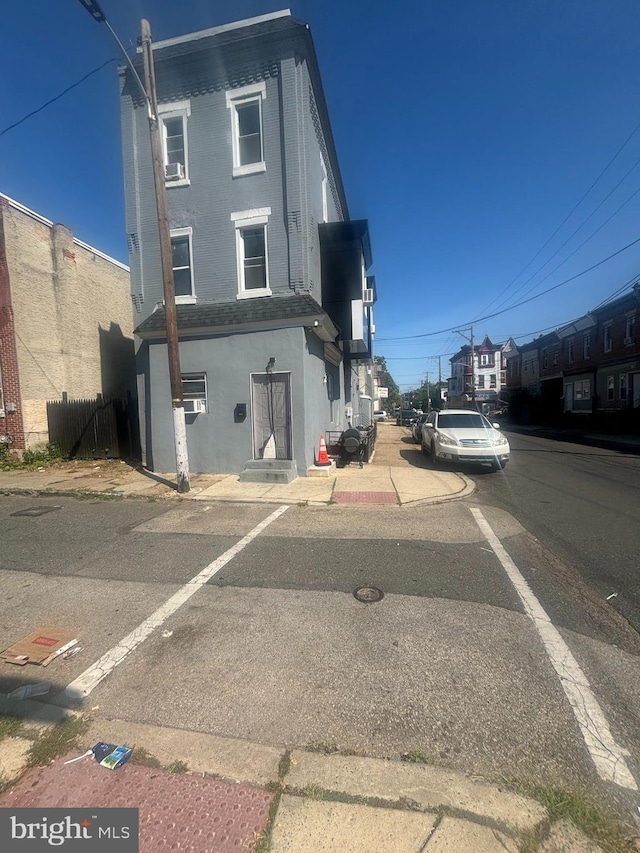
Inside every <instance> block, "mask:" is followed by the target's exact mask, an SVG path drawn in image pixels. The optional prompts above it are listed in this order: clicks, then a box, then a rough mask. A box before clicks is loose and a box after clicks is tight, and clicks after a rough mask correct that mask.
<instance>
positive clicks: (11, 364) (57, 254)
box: [0, 193, 136, 450]
mask: <svg viewBox="0 0 640 853" xmlns="http://www.w3.org/2000/svg"><path fill="white" fill-rule="evenodd" d="M129 290H130V284H129V268H128V267H127V266H125V264H122V263H120V261H118V260H116V259H115V258H111V257H109V256H108V255H105V254H104V253H103V252H101V251H100V250H99V249H95V248H94V247H93V246H89V245H87V244H86V243H83V242H82V241H81V240H79V239H78V238H77V237H75V236H74V234H73V232H72V230H71V229H70V228H68V227H67V226H65V225H62V224H60V223H54V222H52V221H51V220H49V219H46V218H45V217H44V216H41V215H40V214H39V213H36V212H35V211H33V210H30V209H29V208H28V207H25V206H24V205H23V204H20V203H19V202H17V201H15V200H14V199H11V198H9V197H8V196H6V195H3V194H2V193H0V442H2V443H3V444H5V445H9V446H10V447H11V448H12V449H14V450H29V449H33V448H35V447H38V445H42V444H43V443H46V442H47V441H48V440H49V428H48V422H47V401H48V400H61V399H64V398H65V396H68V397H69V398H76V399H77V398H95V397H96V396H97V395H98V394H102V395H103V397H105V398H108V397H125V396H127V394H131V393H133V392H134V391H135V384H136V383H135V360H134V344H133V322H132V317H131V300H130V294H129Z"/></svg>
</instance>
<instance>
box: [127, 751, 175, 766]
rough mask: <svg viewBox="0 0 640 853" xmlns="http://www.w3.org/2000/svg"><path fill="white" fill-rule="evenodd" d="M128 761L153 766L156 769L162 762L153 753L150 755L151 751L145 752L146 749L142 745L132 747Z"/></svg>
mask: <svg viewBox="0 0 640 853" xmlns="http://www.w3.org/2000/svg"><path fill="white" fill-rule="evenodd" d="M129 761H130V762H131V763H132V764H138V765H140V766H141V767H155V768H156V769H157V768H159V767H162V764H160V762H159V761H158V759H157V758H156V757H155V755H151V753H150V752H147V750H146V749H145V748H144V747H142V746H136V747H134V750H133V752H132V753H131V758H130V759H129ZM174 763H175V762H174Z"/></svg>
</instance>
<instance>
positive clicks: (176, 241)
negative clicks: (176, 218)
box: [171, 228, 195, 302]
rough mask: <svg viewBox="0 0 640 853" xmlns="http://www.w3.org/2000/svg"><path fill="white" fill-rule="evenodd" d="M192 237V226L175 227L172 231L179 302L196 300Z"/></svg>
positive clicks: (174, 276) (172, 249) (175, 280)
mask: <svg viewBox="0 0 640 853" xmlns="http://www.w3.org/2000/svg"><path fill="white" fill-rule="evenodd" d="M191 238H192V230H191V228H174V229H172V231H171V257H172V264H173V281H174V284H175V290H176V301H177V302H192V301H194V300H195V292H194V288H193V247H192V241H191Z"/></svg>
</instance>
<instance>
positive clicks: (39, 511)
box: [11, 506, 62, 517]
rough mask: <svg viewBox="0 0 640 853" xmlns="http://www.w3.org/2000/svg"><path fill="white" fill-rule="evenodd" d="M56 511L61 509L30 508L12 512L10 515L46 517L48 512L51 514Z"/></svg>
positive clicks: (55, 507) (50, 507)
mask: <svg viewBox="0 0 640 853" xmlns="http://www.w3.org/2000/svg"><path fill="white" fill-rule="evenodd" d="M56 509H62V507H61V506H31V507H29V509H21V510H19V511H18V512H12V513H11V515H28V516H31V517H33V516H36V515H46V514H47V513H48V512H53V511H54V510H56Z"/></svg>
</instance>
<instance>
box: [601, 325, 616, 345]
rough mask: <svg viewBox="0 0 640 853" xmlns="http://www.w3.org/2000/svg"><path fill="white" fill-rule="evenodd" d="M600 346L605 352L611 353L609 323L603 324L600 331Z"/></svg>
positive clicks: (611, 343) (611, 342)
mask: <svg viewBox="0 0 640 853" xmlns="http://www.w3.org/2000/svg"><path fill="white" fill-rule="evenodd" d="M602 342H603V343H602V345H603V348H604V351H605V352H611V349H612V347H613V339H612V335H611V323H610V322H609V323H605V324H604V327H603V330H602Z"/></svg>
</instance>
